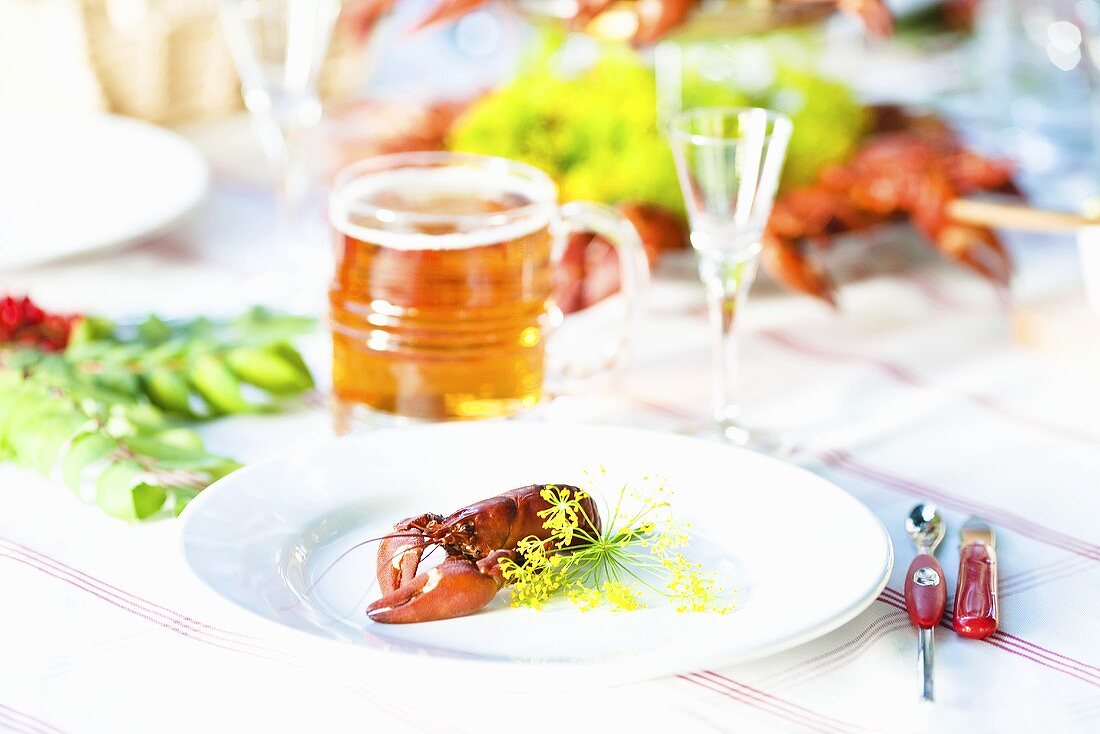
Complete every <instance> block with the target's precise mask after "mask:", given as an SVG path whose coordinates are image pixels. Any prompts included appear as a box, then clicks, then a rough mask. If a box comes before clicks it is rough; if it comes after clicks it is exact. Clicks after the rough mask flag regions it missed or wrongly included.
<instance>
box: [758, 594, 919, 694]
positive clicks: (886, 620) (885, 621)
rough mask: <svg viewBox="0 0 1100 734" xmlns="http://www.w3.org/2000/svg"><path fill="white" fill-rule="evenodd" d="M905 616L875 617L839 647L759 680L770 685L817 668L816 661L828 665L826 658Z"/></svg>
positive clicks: (889, 613) (889, 614)
mask: <svg viewBox="0 0 1100 734" xmlns="http://www.w3.org/2000/svg"><path fill="white" fill-rule="evenodd" d="M905 616H906V615H904V614H898V613H897V612H896V611H894V612H887V613H886V614H883V615H882V616H880V617H876V618H875V619H874V620H873V621H872V622H871V623H870V624H868V625H867V626H866V627H864V628H863V629H862V630H861V631H860V632H859V633H858V634H856V635H855V636H854V637H852V638H851V639H849V640H848V641H847V642H844V643H842V644H840V645H837V646H836V647H834V648H832V649H831V650H826V651H825V652H823V653H821V654H820V655H815V656H814V657H812V658H809V659H808V660H803V661H802V662H800V663H796V664H795V665H792V666H790V667H789V668H787V669H785V670H781V671H779V672H777V673H773V674H771V675H768V676H765V677H764V678H762V679H761V682H768V683H772V682H773V681H776V680H779V679H781V678H786V677H788V676H789V675H791V674H794V673H797V672H798V671H800V670H802V669H803V668H806V667H807V666H809V667H811V668H816V667H818V666H817V665H816V663H817V662H818V661H824V663H828V662H829V661H827V660H825V659H826V658H832V657H834V656H835V655H836V654H837V653H840V652H842V651H844V650H847V649H848V648H850V647H851V646H852V645H856V644H858V643H859V642H860V641H861V640H863V639H864V638H866V637H867V635H870V634H872V633H874V632H876V631H878V630H879V629H880V628H882V627H883V626H889V625H890V624H891V623H892V622H895V621H897V620H899V619H905ZM841 657H842V658H843V657H844V656H843V655H842V656H841Z"/></svg>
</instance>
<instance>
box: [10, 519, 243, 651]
mask: <svg viewBox="0 0 1100 734" xmlns="http://www.w3.org/2000/svg"><path fill="white" fill-rule="evenodd" d="M0 544H7V545H9V546H12V547H14V548H16V549H18V550H19V551H22V552H23V553H25V554H29V555H32V556H36V557H38V558H40V559H41V560H42V561H43V562H44V563H46V564H47V565H50V566H53V567H56V568H58V569H64V570H65V571H67V572H69V573H71V574H74V575H76V576H78V577H80V578H84V579H87V580H88V582H89V583H94V584H96V585H98V586H100V587H103V588H105V589H110V590H111V591H114V592H116V593H117V594H119V595H121V596H124V597H128V598H130V599H133V600H134V601H135V602H138V603H140V604H141V605H143V606H146V607H150V608H153V609H159V610H161V611H163V612H165V613H166V614H169V615H171V616H173V617H176V618H178V619H179V620H180V621H181V623H186V624H187V625H188V626H192V627H195V628H199V627H201V628H205V629H208V630H210V631H211V632H218V633H221V634H222V635H225V636H228V637H237V638H241V639H251V640H255V639H258V638H256V637H255V636H253V635H249V634H245V633H242V632H233V631H231V630H226V629H220V628H218V627H214V626H213V625H209V624H206V623H205V622H199V621H198V620H195V619H193V618H191V617H189V616H187V615H186V614H184V613H183V612H179V611H176V610H175V609H170V608H168V607H166V606H163V605H161V604H158V603H156V602H153V601H149V600H148V599H146V598H144V597H141V596H138V595H137V594H134V593H131V592H129V591H126V590H125V589H120V588H119V587H117V586H114V585H113V584H110V583H108V582H106V581H104V580H103V579H99V578H96V577H95V576H92V575H91V574H89V573H86V572H84V571H81V570H80V569H78V568H74V567H73V566H70V565H68V564H67V563H65V562H63V561H59V560H58V559H56V558H52V557H51V556H48V555H46V554H45V553H42V552H40V551H37V550H35V549H34V548H30V547H28V546H25V545H23V544H22V543H17V542H16V541H14V540H11V539H10V538H4V537H2V536H0Z"/></svg>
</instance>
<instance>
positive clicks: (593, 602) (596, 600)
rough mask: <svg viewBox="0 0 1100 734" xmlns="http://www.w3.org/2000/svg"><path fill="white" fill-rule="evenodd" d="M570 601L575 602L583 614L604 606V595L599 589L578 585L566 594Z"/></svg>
mask: <svg viewBox="0 0 1100 734" xmlns="http://www.w3.org/2000/svg"><path fill="white" fill-rule="evenodd" d="M566 596H567V597H568V599H569V601H571V602H573V603H574V604H575V605H576V606H577V608H578V609H580V610H581V611H582V612H590V611H592V610H593V609H595V608H596V607H598V606H600V605H601V604H603V593H602V592H600V590H599V589H593V588H591V587H588V586H581V585H579V584H578V585H576V586H573V587H571V588H570V589H569V591H568V592H567V593H566Z"/></svg>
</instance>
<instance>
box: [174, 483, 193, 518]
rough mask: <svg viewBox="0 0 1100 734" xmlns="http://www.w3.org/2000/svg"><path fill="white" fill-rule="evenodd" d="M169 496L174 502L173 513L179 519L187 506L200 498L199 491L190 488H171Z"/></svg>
mask: <svg viewBox="0 0 1100 734" xmlns="http://www.w3.org/2000/svg"><path fill="white" fill-rule="evenodd" d="M168 496H169V498H170V499H171V500H172V512H173V513H175V515H176V517H179V514H180V513H181V512H183V510H184V508H185V507H187V504H188V503H189V502H191V500H193V499H195V498H196V497H198V496H199V490H197V489H191V488H189V487H169V488H168Z"/></svg>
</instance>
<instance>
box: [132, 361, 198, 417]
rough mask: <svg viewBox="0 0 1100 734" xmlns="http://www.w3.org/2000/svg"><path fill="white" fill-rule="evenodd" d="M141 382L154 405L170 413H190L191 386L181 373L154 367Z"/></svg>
mask: <svg viewBox="0 0 1100 734" xmlns="http://www.w3.org/2000/svg"><path fill="white" fill-rule="evenodd" d="M142 383H143V385H144V387H145V394H146V395H148V396H149V399H150V400H152V401H153V404H154V405H156V406H158V407H160V408H163V409H164V410H167V411H169V412H172V413H178V414H181V415H190V414H191V407H190V406H191V386H190V385H189V384H188V383H187V380H186V379H185V378H184V376H183V375H182V374H181V373H179V372H177V371H175V370H172V369H168V368H165V367H158V368H154V369H152V370H150V371H149V373H148V374H146V375H145V376H144V378H143V380H142Z"/></svg>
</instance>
